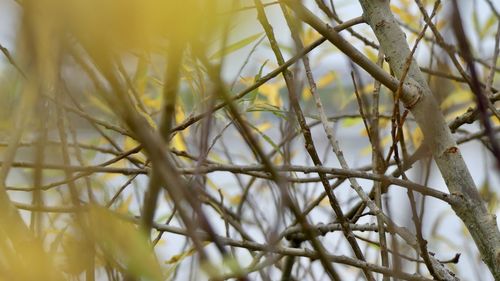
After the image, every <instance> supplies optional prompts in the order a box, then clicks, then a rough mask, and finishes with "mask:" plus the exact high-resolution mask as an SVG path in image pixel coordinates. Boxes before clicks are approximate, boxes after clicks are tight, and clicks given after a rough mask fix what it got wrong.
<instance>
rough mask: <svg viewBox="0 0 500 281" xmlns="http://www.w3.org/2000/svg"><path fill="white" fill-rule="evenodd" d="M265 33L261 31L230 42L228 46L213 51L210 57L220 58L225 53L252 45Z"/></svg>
mask: <svg viewBox="0 0 500 281" xmlns="http://www.w3.org/2000/svg"><path fill="white" fill-rule="evenodd" d="M262 34H263V32H260V33H257V34H254V35H252V36H249V37H246V38H244V39H241V40H240V41H238V42H235V43H233V44H230V45H228V46H226V47H225V48H223V49H221V50H218V51H216V52H215V53H213V54H212V55H211V56H210V57H209V59H211V60H212V59H218V58H221V57H222V56H225V55H228V54H230V53H233V52H235V51H237V50H239V49H241V48H244V47H246V46H247V45H250V44H251V43H252V42H253V41H255V40H257V39H258V38H259V37H261V36H262Z"/></svg>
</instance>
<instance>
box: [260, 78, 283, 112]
mask: <svg viewBox="0 0 500 281" xmlns="http://www.w3.org/2000/svg"><path fill="white" fill-rule="evenodd" d="M282 87H283V83H282V82H281V81H280V82H275V83H266V84H264V85H262V86H260V87H259V92H260V93H261V94H262V95H263V96H265V97H266V98H267V101H268V103H269V104H271V105H274V106H277V107H281V104H282V102H281V97H280V94H279V91H280V89H281V88H282Z"/></svg>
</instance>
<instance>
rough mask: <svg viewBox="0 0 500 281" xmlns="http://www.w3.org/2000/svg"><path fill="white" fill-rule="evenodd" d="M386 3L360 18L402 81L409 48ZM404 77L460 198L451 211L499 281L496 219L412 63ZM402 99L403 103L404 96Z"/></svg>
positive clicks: (368, 0)
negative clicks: (416, 92) (413, 87)
mask: <svg viewBox="0 0 500 281" xmlns="http://www.w3.org/2000/svg"><path fill="white" fill-rule="evenodd" d="M389 2H390V1H388V0H382V1H381V0H376V1H374V0H360V3H361V6H362V8H363V11H364V14H363V17H364V18H365V20H366V22H367V23H368V24H369V25H370V26H371V28H372V29H373V31H374V32H375V35H376V37H377V39H378V41H379V42H380V46H381V48H382V50H383V51H384V53H385V54H386V58H387V61H388V63H389V65H390V67H391V69H392V70H393V72H394V74H395V75H396V77H397V78H401V76H402V75H403V71H404V68H405V64H406V61H407V59H408V57H409V56H410V48H409V46H408V43H407V41H406V36H405V34H404V33H403V31H402V30H401V28H400V27H399V25H398V24H397V22H396V19H395V18H394V15H393V14H392V12H391V10H390V6H389ZM407 77H408V79H411V80H414V81H416V82H417V84H418V87H419V88H420V89H421V93H422V96H421V98H420V100H419V101H418V102H417V103H416V104H415V105H413V106H412V108H411V112H412V114H413V115H414V117H415V119H416V121H417V123H418V125H419V126H420V128H421V129H422V132H423V134H424V137H425V140H426V142H427V143H428V144H429V148H430V149H431V151H432V154H433V157H434V160H435V161H436V164H437V166H438V167H439V170H440V171H441V175H442V176H443V178H444V180H445V182H446V185H447V187H448V190H449V191H450V193H453V194H456V195H459V196H458V198H459V200H460V201H461V204H453V206H452V207H453V210H454V211H455V212H456V213H457V215H458V216H459V217H460V218H461V219H462V221H463V222H464V224H465V225H466V227H467V229H468V230H469V232H470V233H471V235H472V237H473V239H474V241H475V242H476V245H477V247H478V249H479V252H480V253H481V257H482V259H483V261H484V262H485V263H486V264H487V265H488V267H489V268H490V271H491V273H492V274H493V276H494V277H495V280H500V232H499V230H498V226H497V223H496V217H495V216H494V215H490V214H488V212H487V209H486V207H485V206H484V203H483V201H482V200H481V198H480V196H479V193H478V191H477V189H476V186H475V184H474V181H473V179H472V176H471V174H470V172H469V170H468V169H467V166H466V164H465V162H464V160H463V158H462V155H461V153H460V150H459V149H458V146H457V144H456V142H455V140H454V139H453V137H452V134H451V131H450V130H449V128H448V126H447V124H446V122H445V119H444V117H443V115H442V113H441V110H440V108H439V106H438V105H437V103H436V101H435V99H434V96H433V95H432V92H431V90H430V88H429V86H428V84H427V82H426V80H425V78H424V76H423V75H422V73H421V72H420V69H419V67H418V65H417V63H416V62H415V61H413V60H412V63H411V65H410V68H409V71H408V74H407ZM402 98H403V101H405V98H404V94H403V97H402Z"/></svg>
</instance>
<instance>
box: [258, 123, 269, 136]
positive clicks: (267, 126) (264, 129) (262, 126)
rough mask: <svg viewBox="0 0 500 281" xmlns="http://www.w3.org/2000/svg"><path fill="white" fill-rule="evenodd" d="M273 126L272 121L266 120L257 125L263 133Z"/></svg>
mask: <svg viewBox="0 0 500 281" xmlns="http://www.w3.org/2000/svg"><path fill="white" fill-rule="evenodd" d="M271 127H272V125H271V122H264V123H262V124H260V125H257V126H256V128H257V130H259V131H260V132H262V133H263V132H265V131H267V130H268V129H269V128H271Z"/></svg>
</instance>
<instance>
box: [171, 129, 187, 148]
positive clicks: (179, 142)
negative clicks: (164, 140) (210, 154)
mask: <svg viewBox="0 0 500 281" xmlns="http://www.w3.org/2000/svg"><path fill="white" fill-rule="evenodd" d="M171 147H172V148H175V149H177V150H180V151H186V150H187V146H186V142H184V138H183V137H182V134H181V133H177V134H175V136H174V137H173V138H172V142H171Z"/></svg>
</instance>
